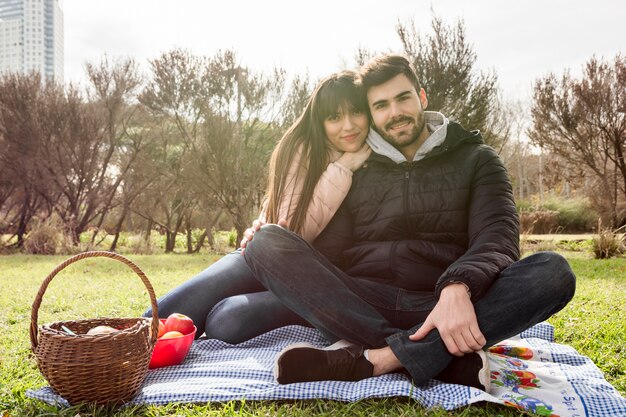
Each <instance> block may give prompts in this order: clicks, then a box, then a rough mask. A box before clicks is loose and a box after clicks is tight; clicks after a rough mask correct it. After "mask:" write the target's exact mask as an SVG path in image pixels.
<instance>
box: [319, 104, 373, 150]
mask: <svg viewBox="0 0 626 417" xmlns="http://www.w3.org/2000/svg"><path fill="white" fill-rule="evenodd" d="M324 130H325V131H326V137H327V138H328V141H329V142H330V146H331V147H332V148H333V149H335V150H337V151H340V152H356V151H357V150H359V148H360V147H361V146H362V145H363V142H364V141H365V138H366V137H367V133H368V132H369V119H368V118H367V115H366V114H365V113H364V112H361V111H360V110H357V109H356V108H354V107H353V106H352V105H351V104H345V105H343V106H340V107H339V108H337V112H336V113H335V114H331V115H329V116H328V117H326V119H324Z"/></svg>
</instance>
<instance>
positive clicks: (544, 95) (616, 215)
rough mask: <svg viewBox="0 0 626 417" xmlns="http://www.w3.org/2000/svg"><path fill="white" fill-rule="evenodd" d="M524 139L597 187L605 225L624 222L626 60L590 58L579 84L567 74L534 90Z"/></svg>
mask: <svg viewBox="0 0 626 417" xmlns="http://www.w3.org/2000/svg"><path fill="white" fill-rule="evenodd" d="M533 103H534V104H533V107H532V110H531V114H532V120H533V125H532V128H531V129H530V130H529V136H530V138H531V140H532V141H533V143H535V144H536V145H537V146H539V147H541V148H542V149H547V150H549V151H550V152H552V153H554V154H556V155H559V156H560V157H561V158H563V159H564V160H565V161H568V162H569V163H570V164H572V166H578V167H585V168H586V169H587V170H589V172H590V173H592V174H593V175H594V177H595V179H596V181H597V182H598V184H599V187H597V189H596V192H597V193H600V194H601V195H602V196H603V198H602V201H603V206H604V207H603V208H604V210H599V211H600V212H602V211H604V212H606V213H607V217H608V219H607V220H608V223H609V224H610V225H612V226H614V227H615V226H618V225H620V223H623V222H624V221H625V220H626V209H623V208H622V209H621V210H620V206H619V204H620V202H622V204H624V203H623V202H624V201H625V200H626V161H625V160H624V154H625V152H626V58H625V57H622V56H621V55H617V56H616V57H615V60H614V61H613V63H612V64H611V63H608V62H605V61H603V60H599V59H597V58H595V57H594V58H591V59H590V60H589V61H588V62H587V63H586V64H585V66H584V71H583V75H582V78H581V79H576V78H574V77H572V76H571V75H570V73H569V71H566V72H565V73H564V74H563V76H562V77H561V78H560V79H557V77H556V75H554V74H549V75H547V76H546V77H544V78H542V79H539V80H537V81H536V82H535V85H534V102H533Z"/></svg>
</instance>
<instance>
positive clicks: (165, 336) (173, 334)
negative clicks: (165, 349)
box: [161, 330, 183, 339]
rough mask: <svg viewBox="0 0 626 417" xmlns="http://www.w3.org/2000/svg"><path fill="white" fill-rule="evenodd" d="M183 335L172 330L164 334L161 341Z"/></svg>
mask: <svg viewBox="0 0 626 417" xmlns="http://www.w3.org/2000/svg"><path fill="white" fill-rule="evenodd" d="M181 336H183V334H182V333H181V332H177V331H176V330H172V331H170V332H167V333H165V334H164V335H163V336H161V339H171V338H173V337H181Z"/></svg>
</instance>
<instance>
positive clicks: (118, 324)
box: [30, 251, 159, 404]
mask: <svg viewBox="0 0 626 417" xmlns="http://www.w3.org/2000/svg"><path fill="white" fill-rule="evenodd" d="M92 257H107V258H112V259H115V260H118V261H120V262H122V263H124V264H126V265H128V266H129V267H130V268H131V269H132V270H133V271H134V272H135V273H136V274H137V275H139V277H140V278H141V280H142V281H143V283H144V285H145V286H146V288H147V289H148V295H149V296H150V303H151V304H152V319H150V318H143V317H142V318H119V319H117V318H99V319H93V320H77V321H62V322H55V323H51V324H48V325H43V326H38V325H37V316H38V312H39V306H40V305H41V300H42V297H43V295H44V293H45V292H46V289H47V288H48V284H49V283H50V281H51V280H52V278H54V276H55V275H56V274H58V273H59V272H60V271H61V270H62V269H64V268H65V267H66V266H68V265H70V264H72V263H74V262H77V261H79V260H81V259H85V258H92ZM99 325H107V326H111V327H114V328H117V329H120V330H119V331H117V332H113V333H109V334H99V335H87V334H85V333H86V332H87V331H88V330H89V329H91V328H92V327H95V326H99ZM61 326H65V327H67V328H69V329H71V330H72V331H73V332H74V333H76V334H75V335H71V334H68V333H66V332H65V331H64V330H63V329H62V327H61ZM158 329H159V320H158V311H157V304H156V297H155V295H154V290H153V289H152V285H151V284H150V281H148V278H147V277H146V276H145V274H144V273H143V272H142V271H141V270H140V269H139V267H137V265H135V264H134V263H133V262H131V261H130V260H128V259H126V258H125V257H123V256H120V255H118V254H116V253H112V252H103V251H94V252H85V253H81V254H78V255H76V256H73V257H71V258H69V259H67V260H66V261H65V262H63V263H61V264H60V265H58V266H57V267H56V268H55V269H54V270H53V271H52V272H51V273H50V275H48V276H47V277H46V279H45V280H44V281H43V283H42V284H41V287H40V288H39V292H38V293H37V297H36V298H35V301H34V302H33V308H32V311H31V323H30V342H31V348H32V350H33V352H34V354H35V357H36V359H37V365H38V366H39V370H40V371H41V373H42V374H43V376H44V377H45V378H46V380H47V381H48V383H49V384H50V386H51V387H52V388H53V389H54V390H55V391H56V392H57V393H58V394H59V395H61V396H62V397H63V398H65V399H66V400H67V401H69V402H70V404H77V403H86V402H89V403H97V404H112V403H122V402H125V401H128V400H130V399H132V398H133V397H134V396H135V395H136V394H137V391H138V390H139V388H140V387H141V383H142V382H143V379H144V377H145V376H146V373H147V372H148V364H149V363H150V357H151V355H152V350H153V349H154V345H155V343H156V338H157V334H158Z"/></svg>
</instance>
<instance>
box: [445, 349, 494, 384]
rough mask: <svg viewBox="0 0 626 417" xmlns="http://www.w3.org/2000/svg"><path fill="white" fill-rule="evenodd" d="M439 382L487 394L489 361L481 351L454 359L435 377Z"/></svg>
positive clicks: (489, 378)
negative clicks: (470, 388) (465, 386)
mask: <svg viewBox="0 0 626 417" xmlns="http://www.w3.org/2000/svg"><path fill="white" fill-rule="evenodd" d="M435 379H438V380H439V381H441V382H447V383H449V384H459V385H467V386H469V387H474V388H478V389H480V390H483V391H485V392H489V389H490V388H491V375H490V373H489V360H488V359H487V355H486V354H485V352H483V351H482V350H480V351H478V352H474V353H468V354H466V355H463V356H460V357H455V358H454V359H452V362H450V364H449V365H448V367H447V368H446V369H444V370H443V371H441V372H440V373H439V375H437V376H436V377H435Z"/></svg>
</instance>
